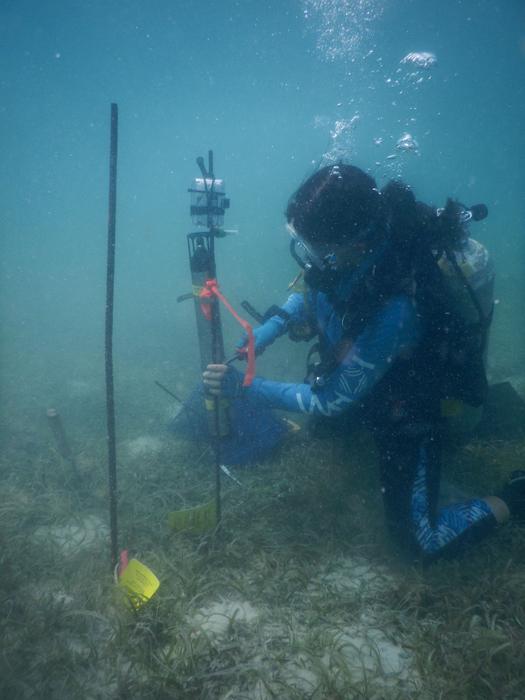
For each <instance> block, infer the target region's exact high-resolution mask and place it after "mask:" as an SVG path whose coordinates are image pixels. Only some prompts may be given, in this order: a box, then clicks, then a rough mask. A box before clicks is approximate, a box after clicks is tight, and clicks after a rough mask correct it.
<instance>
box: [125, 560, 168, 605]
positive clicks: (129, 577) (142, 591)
mask: <svg viewBox="0 0 525 700" xmlns="http://www.w3.org/2000/svg"><path fill="white" fill-rule="evenodd" d="M118 585H119V586H120V588H122V590H123V591H124V592H125V593H126V595H127V596H128V600H129V602H130V603H131V605H132V606H133V607H134V608H135V610H138V609H139V608H140V607H142V606H143V605H144V603H147V602H148V600H150V599H151V598H152V597H153V596H154V595H155V593H156V592H157V589H158V587H159V586H160V581H159V579H158V578H157V577H156V576H155V574H154V573H153V571H151V570H150V569H148V567H147V566H145V565H144V564H141V563H140V561H138V560H137V559H131V560H130V562H129V564H128V565H127V567H126V568H125V569H124V571H123V572H122V574H121V575H120V577H119V580H118Z"/></svg>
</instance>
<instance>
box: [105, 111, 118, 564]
mask: <svg viewBox="0 0 525 700" xmlns="http://www.w3.org/2000/svg"><path fill="white" fill-rule="evenodd" d="M117 151H118V105H116V104H115V103H112V104H111V127H110V153H109V211H108V259H107V277H106V338H105V360H106V413H107V442H108V476H109V524H110V533H111V565H112V567H113V569H114V568H115V566H116V565H117V563H118V531H117V451H116V440H115V396H114V388H113V296H114V287H115V222H116V211H117Z"/></svg>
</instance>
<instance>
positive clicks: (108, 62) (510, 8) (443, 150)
mask: <svg viewBox="0 0 525 700" xmlns="http://www.w3.org/2000/svg"><path fill="white" fill-rule="evenodd" d="M1 13H2V23H1V28H0V31H1V33H2V47H3V49H2V54H3V62H2V63H3V67H2V97H1V111H0V120H1V123H0V127H1V133H2V141H3V144H2V166H3V167H2V168H1V176H0V177H1V181H0V185H1V189H2V202H3V206H2V216H1V227H2V263H1V265H2V268H1V273H2V291H3V294H2V302H1V303H2V306H1V314H2V322H3V329H4V333H3V338H4V345H3V348H4V350H3V353H4V357H5V355H7V361H8V363H9V360H10V355H11V353H13V352H18V351H19V350H24V351H27V352H29V353H31V352H33V351H34V353H35V354H37V355H38V356H39V357H42V356H43V355H47V356H48V357H49V359H50V361H51V360H52V358H53V357H54V358H60V362H59V364H60V366H61V370H62V372H63V374H64V375H67V376H69V374H71V373H75V371H76V368H75V354H76V352H77V351H78V350H81V351H82V352H85V351H86V350H88V349H89V350H90V351H92V352H96V351H97V350H98V349H99V348H100V344H101V337H102V336H101V332H102V322H103V309H104V264H105V236H106V218H107V188H108V185H107V180H108V172H107V171H108V165H107V161H108V142H109V105H110V102H112V101H114V102H117V103H118V105H119V109H120V144H119V147H120V159H119V180H118V214H117V217H118V218H117V237H118V250H117V288H116V305H117V306H116V341H115V342H116V343H117V344H118V343H119V342H120V343H121V345H122V346H123V347H122V348H121V349H122V351H123V352H124V353H130V354H132V355H134V354H138V355H141V354H144V353H146V354H147V353H150V352H151V353H153V354H154V355H155V356H156V358H157V359H161V358H171V357H173V355H174V353H176V352H177V347H180V345H177V343H179V344H180V343H181V342H182V344H183V346H184V350H185V352H187V350H188V346H187V345H186V344H185V342H184V341H182V340H181V335H182V336H185V335H187V333H188V332H189V333H191V332H192V329H191V326H192V322H193V318H192V316H191V313H186V312H185V311H184V310H181V308H180V307H177V306H176V304H175V303H174V297H175V296H176V295H177V294H179V293H182V292H183V291H184V290H185V289H187V287H188V272H187V261H186V250H185V238H184V236H185V233H186V232H187V230H188V229H189V225H190V224H189V216H188V195H187V193H186V189H187V187H188V185H189V183H190V181H191V179H192V178H193V177H194V176H195V175H196V174H198V173H197V172H196V167H195V157H196V156H197V155H199V154H203V153H206V151H207V149H208V148H213V149H214V150H215V154H216V156H215V157H216V170H217V174H218V175H220V176H221V177H224V178H225V180H226V184H227V188H228V193H229V195H230V196H231V199H232V208H231V211H230V212H229V213H228V217H227V224H228V225H229V226H230V227H231V228H238V229H239V235H238V236H236V237H232V238H230V239H227V240H226V241H224V242H221V244H220V250H219V260H220V263H219V265H220V267H219V274H220V277H221V282H222V285H223V287H224V288H225V289H226V290H228V292H229V294H230V295H231V296H232V298H233V299H234V300H237V299H239V298H242V297H243V296H245V295H248V296H249V297H250V298H252V299H253V300H254V302H257V303H259V304H261V305H263V306H264V305H265V304H269V303H271V302H275V301H279V300H280V299H282V298H283V295H284V294H285V286H286V283H287V282H288V280H289V278H290V277H291V276H293V274H295V267H294V263H293V262H292V261H291V260H290V259H289V256H288V254H287V238H286V235H285V234H284V231H283V216H282V212H283V209H284V206H285V204H286V200H287V198H288V196H289V195H290V194H291V192H292V191H293V190H294V189H295V187H296V186H297V185H298V184H299V183H300V181H301V180H302V179H303V178H304V177H305V176H306V175H308V174H309V173H310V172H311V171H312V170H313V168H314V166H315V164H317V163H318V162H319V161H320V159H321V158H322V156H323V154H326V153H328V154H330V152H333V153H337V154H342V155H344V156H345V157H347V158H348V159H349V160H350V161H352V162H355V163H356V164H358V165H360V166H361V167H364V168H366V169H370V171H371V172H372V173H373V174H374V175H375V176H376V177H377V178H378V180H379V181H380V182H384V181H385V179H387V178H388V177H389V176H391V175H401V176H402V177H403V178H404V179H406V181H407V182H409V183H410V184H411V185H412V186H413V187H414V189H415V191H416V194H417V195H418V196H419V197H420V198H422V199H425V200H426V201H429V202H433V203H435V204H437V205H439V204H442V203H443V202H444V200H445V198H446V197H447V196H449V195H453V196H456V197H459V198H460V199H462V200H465V201H466V202H467V203H473V202H477V201H483V202H486V203H487V205H488V207H489V209H490V216H489V219H488V220H487V222H486V223H484V224H481V225H479V226H478V227H477V228H476V231H475V232H474V235H478V237H479V238H480V239H482V240H483V242H485V243H486V244H487V245H488V246H489V247H490V249H491V251H492V253H493V255H494V257H495V260H496V264H497V267H498V271H499V276H500V278H503V277H507V276H510V277H512V279H513V280H516V283H520V280H521V279H522V277H523V275H522V270H523V260H524V244H523V218H524V206H525V205H524V199H523V196H522V193H523V185H524V177H525V175H524V172H523V167H522V163H523V155H524V153H523V151H524V144H523V141H524V140H523V134H522V125H523V113H524V103H525V80H524V77H525V48H524V42H525V30H524V22H523V20H524V9H523V5H522V3H521V2H519V1H517V0H516V1H513V2H505V3H503V2H502V3H494V2H488V1H485V0H480V1H476V2H474V1H469V2H462V3H457V2H455V1H454V0H447V1H445V2H443V3H440V5H439V9H438V7H437V5H434V4H427V3H421V2H408V1H406V0H404V1H403V2H395V1H391V2H379V1H377V2H376V1H372V0H370V1H363V0H361V1H360V2H339V3H336V2H323V1H321V0H317V1H316V0H312V1H308V2H307V1H304V2H300V1H297V2H296V1H294V0H286V1H285V2H277V1H266V2H252V1H251V0H245V1H243V2H221V3H213V2H208V1H204V2H201V3H198V4H196V3H188V2H162V1H158V2H155V3H152V4H151V6H150V5H149V4H146V3H143V2H118V3H117V2H75V1H71V2H46V3H36V2H26V1H23V0H22V1H21V2H9V1H4V3H2V10H1ZM414 51H428V52H432V53H433V54H435V56H436V58H437V65H435V66H433V67H432V68H430V69H428V70H419V71H418V75H417V76H416V78H415V79H414V78H410V73H411V72H413V71H412V68H413V66H410V65H406V64H401V63H400V61H401V59H402V58H403V57H404V56H406V55H407V54H408V53H410V52H414ZM419 79H421V82H420V83H418V82H417V81H418V80H419ZM354 117H357V119H355V121H354V123H353V124H351V125H349V124H350V122H351V120H352V119H353V118H354ZM337 122H339V124H340V125H339V129H340V130H341V128H342V134H341V135H340V136H339V137H336V138H335V139H334V138H333V137H331V133H332V134H334V133H335V131H336V130H337V126H336V123H337ZM341 124H342V126H341ZM407 131H408V132H409V133H410V134H412V135H413V137H414V138H415V139H416V141H417V143H418V144H419V155H414V153H411V152H408V153H404V154H402V155H401V156H400V157H399V158H396V159H392V160H387V156H388V155H390V154H396V153H399V151H396V149H395V143H396V141H397V139H398V138H399V137H400V136H401V135H402V134H403V133H404V132H407ZM374 139H375V140H376V141H378V140H379V139H382V143H380V144H377V143H375V142H374ZM376 163H378V164H379V165H376ZM252 286H253V291H252V290H251V289H250V287H252ZM511 289H515V290H516V293H517V289H516V287H515V285H514V284H513V285H511ZM522 289H523V287H522ZM509 303H510V304H511V305H512V304H513V302H512V301H510V300H509ZM508 313H509V314H511V315H512V312H511V311H510V310H509V311H508ZM188 327H189V328H188ZM176 337H178V338H179V340H178V341H177V338H176ZM183 357H184V353H182V356H180V355H179V359H183ZM30 372H31V368H30V367H27V368H26V370H25V373H30ZM8 380H9V378H8V377H7V378H6V377H5V375H4V378H3V381H4V382H6V381H8Z"/></svg>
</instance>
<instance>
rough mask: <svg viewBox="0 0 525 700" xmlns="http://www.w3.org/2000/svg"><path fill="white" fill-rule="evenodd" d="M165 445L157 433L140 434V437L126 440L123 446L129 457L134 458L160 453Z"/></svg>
mask: <svg viewBox="0 0 525 700" xmlns="http://www.w3.org/2000/svg"><path fill="white" fill-rule="evenodd" d="M163 446H164V443H163V441H162V440H161V439H160V438H159V437H156V436H155V435H139V437H136V438H134V439H133V440H126V442H124V443H123V448H124V450H125V452H126V453H127V455H128V457H131V458H133V459H137V458H140V457H145V456H146V455H152V454H153V455H155V454H158V453H159V452H160V451H161V450H162V448H163Z"/></svg>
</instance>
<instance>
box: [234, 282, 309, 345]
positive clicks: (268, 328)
mask: <svg viewBox="0 0 525 700" xmlns="http://www.w3.org/2000/svg"><path fill="white" fill-rule="evenodd" d="M281 311H282V315H279V314H275V315H274V316H271V317H270V318H269V319H268V320H267V321H265V322H264V323H263V324H262V326H259V327H258V328H254V329H253V335H254V339H255V352H256V353H257V354H258V355H260V354H261V353H263V352H264V351H265V350H266V348H267V347H268V346H269V345H271V344H272V343H273V342H274V340H276V339H277V338H279V337H280V336H282V335H284V334H285V333H286V331H287V330H288V323H289V321H293V322H296V321H301V320H302V319H303V316H304V296H303V294H299V293H297V292H294V293H293V294H290V296H289V297H288V299H287V300H286V302H285V303H284V304H283V305H282V306H281ZM246 343H247V336H246V333H244V334H243V336H242V338H241V340H240V341H239V342H238V343H237V350H238V351H244V348H245V347H246Z"/></svg>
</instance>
